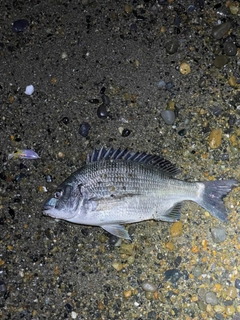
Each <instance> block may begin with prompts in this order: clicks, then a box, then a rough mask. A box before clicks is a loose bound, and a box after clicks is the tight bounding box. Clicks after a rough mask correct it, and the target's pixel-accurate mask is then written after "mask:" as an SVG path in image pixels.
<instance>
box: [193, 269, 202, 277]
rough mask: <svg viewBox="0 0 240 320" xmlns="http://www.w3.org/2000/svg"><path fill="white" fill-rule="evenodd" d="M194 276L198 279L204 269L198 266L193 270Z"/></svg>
mask: <svg viewBox="0 0 240 320" xmlns="http://www.w3.org/2000/svg"><path fill="white" fill-rule="evenodd" d="M193 275H194V277H195V278H198V277H200V276H201V275H202V268H201V267H200V266H196V267H195V268H194V269H193Z"/></svg>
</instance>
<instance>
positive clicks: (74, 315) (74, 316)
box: [71, 311, 77, 319]
mask: <svg viewBox="0 0 240 320" xmlns="http://www.w3.org/2000/svg"><path fill="white" fill-rule="evenodd" d="M71 317H72V319H77V313H76V312H75V311H72V313H71Z"/></svg>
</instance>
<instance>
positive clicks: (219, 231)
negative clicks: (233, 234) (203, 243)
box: [211, 227, 226, 243]
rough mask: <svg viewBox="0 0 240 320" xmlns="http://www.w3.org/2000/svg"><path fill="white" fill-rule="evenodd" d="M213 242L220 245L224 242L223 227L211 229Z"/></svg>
mask: <svg viewBox="0 0 240 320" xmlns="http://www.w3.org/2000/svg"><path fill="white" fill-rule="evenodd" d="M211 235H212V239H213V242H215V243H221V242H223V241H225V240H226V229H225V228H223V227H216V228H212V229H211Z"/></svg>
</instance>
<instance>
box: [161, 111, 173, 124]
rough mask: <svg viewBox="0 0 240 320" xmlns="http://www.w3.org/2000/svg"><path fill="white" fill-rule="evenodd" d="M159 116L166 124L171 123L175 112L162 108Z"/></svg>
mask: <svg viewBox="0 0 240 320" xmlns="http://www.w3.org/2000/svg"><path fill="white" fill-rule="evenodd" d="M161 116H162V118H163V120H164V122H165V123H166V124H169V125H172V124H173V123H174V121H175V118H176V117H175V113H174V112H173V111H172V110H163V111H162V112H161Z"/></svg>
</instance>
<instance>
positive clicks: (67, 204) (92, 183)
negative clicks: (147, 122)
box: [44, 148, 237, 239]
mask: <svg viewBox="0 0 240 320" xmlns="http://www.w3.org/2000/svg"><path fill="white" fill-rule="evenodd" d="M179 172H180V170H179V169H177V168H176V166H175V165H173V164H172V163H171V162H170V161H168V160H166V159H164V158H162V157H159V156H156V155H148V154H146V153H139V152H137V153H131V152H129V151H128V150H121V149H116V150H115V149H113V148H110V149H105V148H101V149H100V150H96V149H95V150H94V151H93V153H92V154H91V155H89V156H88V157H87V162H86V164H85V166H83V167H82V168H80V169H79V170H77V171H76V172H75V173H73V174H72V175H71V176H70V177H69V178H67V179H66V180H65V181H64V182H63V183H62V184H61V185H60V186H59V187H58V189H57V191H56V193H55V195H54V196H53V197H51V198H50V199H48V200H47V202H46V203H45V205H44V214H45V215H48V216H51V217H54V218H58V219H64V220H67V221H69V222H73V223H78V224H84V225H93V226H100V227H102V228H103V229H105V230H107V231H108V232H110V233H111V234H113V235H116V236H118V237H121V238H124V239H130V237H129V234H128V232H127V230H126V229H125V227H124V226H123V225H124V224H128V223H134V222H140V221H144V220H149V219H155V220H162V221H169V222H174V221H178V220H179V219H180V213H181V206H182V203H183V202H184V201H186V200H190V201H194V202H196V203H198V204H199V205H200V206H202V207H203V208H205V209H206V210H208V211H209V212H210V213H211V214H212V215H213V216H215V217H216V218H218V219H220V220H222V221H226V220H227V211H226V209H225V207H224V203H223V201H222V198H223V197H224V196H225V195H226V194H228V193H229V192H230V191H231V190H232V188H233V187H234V186H235V185H237V181H236V180H234V179H232V180H215V181H203V182H186V181H182V180H178V179H176V178H175V176H176V175H177V174H178V173H179Z"/></svg>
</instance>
